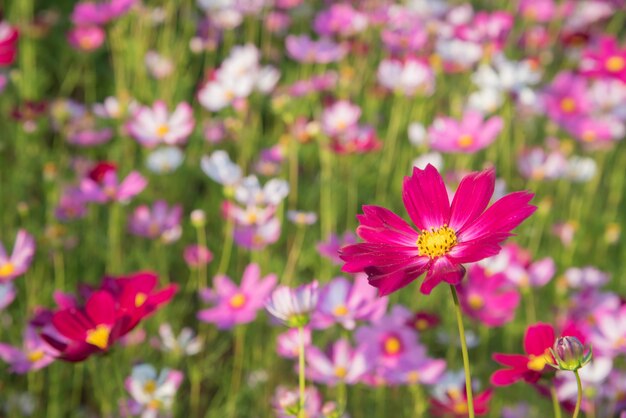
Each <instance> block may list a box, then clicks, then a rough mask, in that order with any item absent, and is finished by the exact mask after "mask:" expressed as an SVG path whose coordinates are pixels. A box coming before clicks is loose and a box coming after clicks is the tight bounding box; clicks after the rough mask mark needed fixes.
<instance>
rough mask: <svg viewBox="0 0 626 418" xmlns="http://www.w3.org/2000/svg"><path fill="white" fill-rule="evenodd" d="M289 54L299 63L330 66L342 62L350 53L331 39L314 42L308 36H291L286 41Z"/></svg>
mask: <svg viewBox="0 0 626 418" xmlns="http://www.w3.org/2000/svg"><path fill="white" fill-rule="evenodd" d="M285 47H286V48H287V54H288V55H289V57H291V58H292V59H294V60H296V61H298V62H308V63H318V64H328V63H330V62H335V61H339V60H341V59H342V58H343V57H344V56H345V55H346V53H347V52H348V51H347V49H346V48H344V47H343V46H342V45H340V44H337V43H335V42H333V41H331V40H330V39H327V38H322V39H320V40H319V41H314V40H312V39H311V38H310V37H309V36H308V35H300V36H295V35H289V36H287V39H286V40H285Z"/></svg>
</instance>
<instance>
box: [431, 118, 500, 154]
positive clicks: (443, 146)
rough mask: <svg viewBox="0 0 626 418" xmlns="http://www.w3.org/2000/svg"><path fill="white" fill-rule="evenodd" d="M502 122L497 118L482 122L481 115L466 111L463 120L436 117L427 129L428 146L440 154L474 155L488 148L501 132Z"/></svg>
mask: <svg viewBox="0 0 626 418" xmlns="http://www.w3.org/2000/svg"><path fill="white" fill-rule="evenodd" d="M503 124H504V122H503V121H502V118H501V117H499V116H493V117H491V118H489V119H487V120H483V115H482V114H481V113H479V112H477V111H475V110H468V111H467V112H465V114H464V115H463V119H461V120H460V121H456V120H454V119H452V118H447V117H438V118H437V119H435V121H434V122H433V124H432V125H431V126H430V128H428V138H429V140H430V146H431V147H432V148H433V149H435V150H437V151H442V152H465V153H470V154H471V153H474V152H476V151H479V150H481V149H483V148H486V147H487V146H489V145H490V144H491V143H492V142H493V141H495V140H496V138H497V136H498V134H499V133H500V131H502V127H503Z"/></svg>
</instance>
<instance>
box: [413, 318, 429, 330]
mask: <svg viewBox="0 0 626 418" xmlns="http://www.w3.org/2000/svg"><path fill="white" fill-rule="evenodd" d="M415 328H416V329H417V330H418V331H424V330H425V329H428V321H427V320H425V319H418V320H417V321H415Z"/></svg>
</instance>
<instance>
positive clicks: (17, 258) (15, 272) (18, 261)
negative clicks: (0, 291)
mask: <svg viewBox="0 0 626 418" xmlns="http://www.w3.org/2000/svg"><path fill="white" fill-rule="evenodd" d="M34 255H35V239H34V238H33V236H32V235H30V234H29V233H28V232H26V231H25V230H23V229H20V230H19V231H17V235H16V237H15V245H14V246H13V252H12V253H11V257H9V256H8V255H7V253H6V251H5V249H4V246H3V245H2V243H1V242H0V283H3V282H8V281H10V280H13V279H15V278H16V277H18V276H21V275H22V274H24V273H26V270H28V267H30V263H31V262H32V260H33V256H34Z"/></svg>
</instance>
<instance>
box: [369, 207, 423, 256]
mask: <svg viewBox="0 0 626 418" xmlns="http://www.w3.org/2000/svg"><path fill="white" fill-rule="evenodd" d="M357 218H358V220H359V223H360V226H359V227H358V228H357V234H358V235H359V236H360V237H361V238H362V239H363V240H365V241H367V242H373V243H386V244H403V245H407V246H415V247H417V244H416V242H417V238H418V236H419V234H418V233H417V232H416V231H414V230H413V228H411V227H410V226H409V224H408V223H406V222H405V221H404V220H403V219H402V218H400V217H399V216H398V215H396V214H395V213H393V212H392V211H390V210H388V209H385V208H382V207H379V206H363V215H358V216H357Z"/></svg>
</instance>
